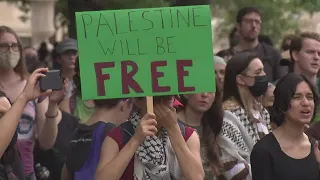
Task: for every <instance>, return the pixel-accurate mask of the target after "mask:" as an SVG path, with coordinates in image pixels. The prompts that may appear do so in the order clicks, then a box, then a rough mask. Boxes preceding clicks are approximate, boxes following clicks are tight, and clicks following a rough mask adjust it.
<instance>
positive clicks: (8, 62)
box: [0, 51, 20, 69]
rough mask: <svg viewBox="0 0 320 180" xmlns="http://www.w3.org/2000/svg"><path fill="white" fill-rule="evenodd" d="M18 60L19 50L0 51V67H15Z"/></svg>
mask: <svg viewBox="0 0 320 180" xmlns="http://www.w3.org/2000/svg"><path fill="white" fill-rule="evenodd" d="M19 60H20V52H14V51H6V52H3V51H0V68H5V69H10V68H15V67H16V66H17V64H18V62H19Z"/></svg>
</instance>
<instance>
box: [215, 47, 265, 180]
mask: <svg viewBox="0 0 320 180" xmlns="http://www.w3.org/2000/svg"><path fill="white" fill-rule="evenodd" d="M267 88H268V77H267V76H266V74H265V72H264V67H263V63H262V62H261V60H260V59H259V57H258V55H257V54H256V53H254V52H242V53H238V54H236V55H235V56H233V57H232V58H231V59H230V61H229V62H228V64H227V67H226V73H225V81H224V88H223V89H224V92H223V109H224V118H223V124H222V130H221V132H222V133H221V135H220V136H219V141H218V142H219V146H220V151H221V156H220V160H221V162H222V163H223V167H224V169H223V173H222V174H223V176H224V178H225V179H227V180H231V179H242V180H243V179H246V180H249V179H251V173H250V153H251V151H252V148H253V146H254V144H255V143H257V142H258V141H259V140H260V139H261V138H262V137H263V136H265V135H266V134H268V133H269V132H270V131H271V126H270V116H269V113H268V111H267V110H266V109H265V108H264V107H263V106H262V97H263V95H264V94H265V92H266V91H267Z"/></svg>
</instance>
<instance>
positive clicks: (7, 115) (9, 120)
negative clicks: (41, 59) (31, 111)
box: [0, 68, 51, 157]
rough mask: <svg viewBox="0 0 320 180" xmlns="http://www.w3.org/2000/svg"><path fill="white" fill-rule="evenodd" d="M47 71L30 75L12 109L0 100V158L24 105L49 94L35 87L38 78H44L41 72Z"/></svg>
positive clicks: (13, 131) (42, 69)
mask: <svg viewBox="0 0 320 180" xmlns="http://www.w3.org/2000/svg"><path fill="white" fill-rule="evenodd" d="M47 71H48V69H46V68H40V69H37V70H35V71H34V72H33V73H32V74H31V76H30V78H29V80H28V82H27V84H26V86H25V88H24V90H23V92H22V93H21V94H20V96H19V97H18V99H17V100H16V102H15V103H14V104H13V105H12V107H11V105H10V103H9V101H8V99H6V98H1V99H0V111H1V114H4V115H3V116H2V117H1V119H0V132H1V136H0V157H1V156H2V155H3V153H4V152H5V150H6V149H7V147H8V145H9V143H10V142H11V140H12V137H13V136H14V133H15V131H16V128H17V126H18V123H19V120H20V118H21V114H22V112H23V110H24V108H25V106H26V104H27V103H28V102H29V101H31V100H34V99H36V98H38V97H39V96H46V95H49V94H50V93H51V92H45V93H43V92H41V91H40V90H39V88H38V87H37V83H38V80H39V78H40V77H44V76H45V75H44V74H43V73H41V72H44V73H45V72H47Z"/></svg>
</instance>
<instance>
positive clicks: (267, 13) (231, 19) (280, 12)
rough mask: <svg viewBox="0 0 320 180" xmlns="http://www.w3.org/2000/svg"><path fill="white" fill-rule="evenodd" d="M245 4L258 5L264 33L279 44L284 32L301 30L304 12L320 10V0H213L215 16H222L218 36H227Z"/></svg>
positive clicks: (217, 30)
mask: <svg viewBox="0 0 320 180" xmlns="http://www.w3.org/2000/svg"><path fill="white" fill-rule="evenodd" d="M245 6H253V7H257V8H258V9H259V10H260V11H261V12H262V21H263V23H262V33H263V34H265V35H268V36H270V37H271V38H272V40H273V41H274V43H276V44H279V43H280V41H281V40H282V38H283V36H284V34H286V33H289V32H290V33H294V32H297V31H299V27H298V20H299V18H300V17H301V14H302V12H308V13H310V14H311V15H312V14H313V13H314V12H318V11H320V1H319V0H236V1H235V0H212V11H213V14H214V16H215V17H219V18H221V19H222V20H221V22H220V24H219V25H218V28H217V29H216V32H215V33H217V35H218V36H217V37H226V36H227V34H228V33H229V32H230V31H231V29H232V28H233V27H234V26H235V24H236V15H237V11H238V10H239V9H240V8H242V7H245Z"/></svg>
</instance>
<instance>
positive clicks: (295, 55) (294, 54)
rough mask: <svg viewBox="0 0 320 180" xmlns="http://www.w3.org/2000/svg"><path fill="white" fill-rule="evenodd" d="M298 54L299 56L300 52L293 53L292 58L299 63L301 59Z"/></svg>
mask: <svg viewBox="0 0 320 180" xmlns="http://www.w3.org/2000/svg"><path fill="white" fill-rule="evenodd" d="M298 54H299V51H292V58H293V59H292V58H291V61H298V60H299V58H298Z"/></svg>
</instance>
